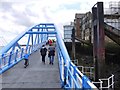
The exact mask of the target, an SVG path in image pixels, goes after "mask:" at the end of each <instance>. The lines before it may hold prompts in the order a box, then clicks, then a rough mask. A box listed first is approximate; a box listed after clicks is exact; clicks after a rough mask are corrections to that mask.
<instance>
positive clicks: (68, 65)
mask: <svg viewBox="0 0 120 90" xmlns="http://www.w3.org/2000/svg"><path fill="white" fill-rule="evenodd" d="M56 38H57V42H56V43H57V45H56V46H57V56H58V60H59V69H60V70H59V72H60V80H61V87H64V88H66V89H67V88H68V89H71V88H78V89H79V88H81V89H89V90H93V89H95V90H97V87H96V86H95V85H94V84H92V83H91V81H90V80H89V79H88V78H87V77H86V76H85V75H83V74H82V73H81V72H80V71H79V70H78V68H77V67H76V66H75V65H74V64H73V63H72V62H71V60H70V57H69V55H68V52H67V49H66V47H65V44H64V42H63V40H62V37H61V36H60V33H59V31H57V35H56Z"/></svg>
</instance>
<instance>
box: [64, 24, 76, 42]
mask: <svg viewBox="0 0 120 90" xmlns="http://www.w3.org/2000/svg"><path fill="white" fill-rule="evenodd" d="M73 27H74V23H73V22H71V24H70V25H64V26H63V28H64V42H72V38H71V35H72V29H73Z"/></svg>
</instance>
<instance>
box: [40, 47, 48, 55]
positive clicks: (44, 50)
mask: <svg viewBox="0 0 120 90" xmlns="http://www.w3.org/2000/svg"><path fill="white" fill-rule="evenodd" d="M40 52H41V55H46V52H47V49H46V48H45V47H42V48H41V50H40Z"/></svg>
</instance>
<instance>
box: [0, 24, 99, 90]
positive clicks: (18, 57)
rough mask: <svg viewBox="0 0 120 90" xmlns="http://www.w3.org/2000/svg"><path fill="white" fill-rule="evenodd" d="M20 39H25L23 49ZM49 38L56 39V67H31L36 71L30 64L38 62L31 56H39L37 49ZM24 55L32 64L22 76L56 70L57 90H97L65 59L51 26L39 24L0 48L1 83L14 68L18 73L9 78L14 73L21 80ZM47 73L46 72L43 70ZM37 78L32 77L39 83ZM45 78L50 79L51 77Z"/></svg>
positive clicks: (60, 41) (54, 27) (65, 50)
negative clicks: (26, 54)
mask: <svg viewBox="0 0 120 90" xmlns="http://www.w3.org/2000/svg"><path fill="white" fill-rule="evenodd" d="M24 37H27V42H26V44H25V45H24V47H23V46H22V45H20V43H19V42H20V41H21V40H24V39H23V38H24ZM51 37H53V38H55V39H56V43H55V46H56V56H57V57H56V60H57V61H58V67H57V66H56V68H54V69H52V68H51V67H49V66H47V65H46V66H45V65H41V64H40V68H35V67H37V65H38V63H36V64H34V63H35V61H36V62H38V60H36V59H34V58H33V56H34V57H38V56H39V54H38V52H39V49H40V48H41V46H42V45H44V44H46V42H47V41H48V39H49V38H51ZM25 51H27V52H28V54H29V59H31V61H30V62H32V63H30V66H29V67H28V68H26V69H25V72H31V70H32V71H37V70H38V71H39V70H41V69H42V68H43V67H44V68H43V71H42V72H43V73H44V72H52V71H53V72H54V71H55V70H57V69H58V71H59V73H58V71H57V74H59V75H57V77H59V84H60V87H58V88H63V89H89V90H93V89H95V90H96V89H97V87H96V86H95V85H94V84H93V83H92V82H91V81H90V79H89V78H88V77H87V76H85V75H84V74H83V73H81V71H79V69H78V68H77V66H76V65H74V64H73V63H72V61H71V59H70V57H69V55H68V52H67V49H66V47H65V44H64V42H63V40H62V37H61V34H60V31H59V29H57V28H56V26H55V25H54V24H53V23H40V24H38V25H35V26H33V27H31V28H30V29H28V30H26V31H24V32H22V33H21V34H20V35H19V36H17V37H16V38H15V39H13V40H12V41H11V42H10V43H9V44H7V45H6V46H5V47H4V48H2V50H1V51H0V74H1V75H0V78H1V79H3V78H4V77H6V78H7V76H10V75H9V73H10V72H11V73H13V71H15V69H16V68H20V72H19V69H18V70H16V73H14V77H13V78H15V77H16V76H17V73H18V75H19V80H21V78H22V77H23V76H24V74H25V72H24V69H21V68H22V66H20V64H21V63H22V62H23V61H24V54H25ZM32 64H33V65H32ZM17 65H18V66H17ZM21 65H22V64H21ZM42 66H43V67H42ZM53 66H54V65H53ZM50 68H51V69H50ZM47 69H49V70H47ZM12 70H13V71H12ZM50 70H52V71H50ZM39 74H40V73H39ZM39 74H35V75H36V76H35V77H36V78H37V77H39V79H40V80H41V78H42V77H41V78H40V75H39ZM41 74H42V73H41ZM48 74H51V73H47V74H43V78H44V79H45V77H46V76H47V75H48ZM30 75H32V73H29V75H28V77H29V78H31V76H30ZM52 75H53V74H52ZM54 75H56V74H54ZM54 75H53V77H54ZM2 77H3V78H2ZM20 77H21V78H20ZM25 77H26V78H27V76H26V75H25ZM53 77H52V78H53ZM26 78H25V79H26ZM49 78H51V76H50V77H49ZM54 78H55V77H54ZM19 80H18V81H19ZM23 80H24V79H23ZM40 80H38V79H36V81H35V80H34V83H36V82H37V81H40ZM3 81H4V80H3ZM44 81H46V82H47V81H49V79H47V80H46V79H45V80H44ZM11 82H13V81H12V80H11ZM16 82H17V80H16ZM9 83H10V82H9ZM14 83H15V82H14ZM41 83H42V82H41ZM50 83H52V82H47V83H46V84H50ZM18 84H19V83H18ZM23 84H24V82H22V85H23ZM37 84H38V83H37ZM53 84H54V83H53ZM2 85H4V82H3V83H2V80H1V86H2ZM22 85H21V86H19V88H22ZM35 85H36V84H35ZM35 85H34V86H35ZM9 86H10V85H9ZM9 86H8V88H9ZM30 86H31V85H30ZM30 86H28V87H26V88H30ZM39 86H40V85H39ZM41 87H42V85H41ZM46 87H47V88H49V85H44V87H42V88H46ZM31 88H32V87H31ZM50 88H51V87H50ZM52 88H57V87H55V85H54V86H53V87H52Z"/></svg>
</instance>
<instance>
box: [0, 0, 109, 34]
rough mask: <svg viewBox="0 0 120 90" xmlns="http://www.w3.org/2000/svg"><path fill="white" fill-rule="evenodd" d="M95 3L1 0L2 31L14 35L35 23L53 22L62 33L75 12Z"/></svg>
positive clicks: (55, 0)
mask: <svg viewBox="0 0 120 90" xmlns="http://www.w3.org/2000/svg"><path fill="white" fill-rule="evenodd" d="M102 1H103V0H102ZM108 1H109V0H105V2H108ZM95 3H97V0H92V2H91V1H88V0H82V1H81V0H69V1H68V0H0V22H2V23H1V25H0V31H1V32H4V31H7V32H8V33H9V34H10V32H11V34H13V35H12V36H14V34H15V33H18V34H19V33H21V32H22V31H24V30H25V29H26V28H29V27H31V26H33V25H35V24H38V23H42V22H43V23H45V22H47V23H48V22H51V23H52V22H53V23H55V24H57V26H58V28H60V30H61V33H62V32H63V25H64V24H69V23H70V22H71V21H74V18H75V13H85V12H88V11H91V8H92V6H93V5H94V4H95ZM6 27H9V28H6ZM2 30H4V31H2Z"/></svg>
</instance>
